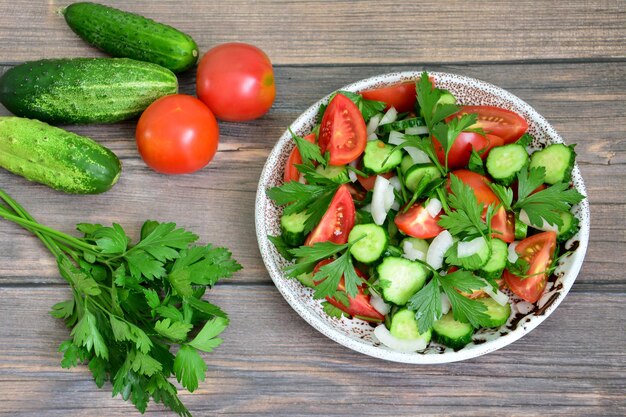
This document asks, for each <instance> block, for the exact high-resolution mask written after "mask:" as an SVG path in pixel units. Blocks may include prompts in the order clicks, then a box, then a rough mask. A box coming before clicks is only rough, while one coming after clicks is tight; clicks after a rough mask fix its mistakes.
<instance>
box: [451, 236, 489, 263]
mask: <svg viewBox="0 0 626 417" xmlns="http://www.w3.org/2000/svg"><path fill="white" fill-rule="evenodd" d="M486 245H487V241H486V240H485V238H484V237H482V236H481V237H477V238H476V239H472V240H470V241H469V242H459V245H458V246H457V256H458V257H459V258H466V257H468V256H472V255H474V254H476V253H478V252H480V250H481V249H483V248H484V247H485V246H486Z"/></svg>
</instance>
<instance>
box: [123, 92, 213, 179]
mask: <svg viewBox="0 0 626 417" xmlns="http://www.w3.org/2000/svg"><path fill="white" fill-rule="evenodd" d="M135 138H136V140H137V148H138V150H139V154H140V155H141V158H142V159H143V160H144V162H145V163H146V164H147V165H148V166H149V167H150V168H152V169H154V170H155V171H158V172H161V173H163V174H188V173H191V172H195V171H197V170H199V169H200V168H202V167H204V166H205V165H206V164H208V163H209V162H210V161H211V159H213V156H214V155H215V152H216V151H217V144H218V141H219V129H218V127H217V120H215V116H213V113H211V110H209V109H208V107H207V106H205V105H204V103H202V102H201V101H200V100H198V99H197V98H195V97H192V96H188V95H184V94H174V95H171V96H166V97H162V98H160V99H158V100H157V101H155V102H154V103H152V104H151V105H150V106H149V107H148V108H147V109H146V110H145V111H144V112H143V114H142V115H141V117H140V118H139V123H137V130H136V132H135Z"/></svg>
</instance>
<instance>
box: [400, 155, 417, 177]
mask: <svg viewBox="0 0 626 417" xmlns="http://www.w3.org/2000/svg"><path fill="white" fill-rule="evenodd" d="M413 165H415V162H414V161H413V158H411V155H408V154H407V155H404V156H403V157H402V162H400V171H402V174H406V172H407V171H408V170H409V169H410V168H411V167H412V166H413Z"/></svg>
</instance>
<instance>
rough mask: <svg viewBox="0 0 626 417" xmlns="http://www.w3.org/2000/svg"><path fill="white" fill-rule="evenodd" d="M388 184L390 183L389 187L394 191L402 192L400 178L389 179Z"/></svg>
mask: <svg viewBox="0 0 626 417" xmlns="http://www.w3.org/2000/svg"><path fill="white" fill-rule="evenodd" d="M389 182H390V183H391V186H392V187H393V188H394V189H395V190H396V191H400V190H402V184H400V178H398V177H396V176H393V177H391V178H389Z"/></svg>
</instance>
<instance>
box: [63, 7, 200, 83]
mask: <svg viewBox="0 0 626 417" xmlns="http://www.w3.org/2000/svg"><path fill="white" fill-rule="evenodd" d="M63 15H64V16H65V21H66V22H67V24H68V25H69V27H70V28H72V30H73V31H74V32H75V33H76V34H77V35H78V36H80V37H81V38H83V39H84V40H85V41H87V42H88V43H90V44H92V45H93V46H95V47H96V48H98V49H101V50H103V51H104V52H106V53H108V54H109V55H111V56H115V57H121V58H132V59H137V60H139V61H146V62H152V63H155V64H158V65H161V66H162V67H165V68H168V69H170V70H172V71H174V72H181V71H184V70H186V69H189V68H191V67H192V66H193V65H194V64H195V63H196V61H197V60H198V45H196V42H195V41H194V40H193V39H192V38H191V36H189V35H187V34H185V33H183V32H181V31H179V30H177V29H174V28H173V27H171V26H167V25H164V24H162V23H158V22H155V21H154V20H151V19H148V18H145V17H143V16H139V15H136V14H134V13H129V12H124V11H122V10H118V9H114V8H113V7H108V6H104V5H101V4H97V3H74V4H71V5H69V6H68V7H66V8H65V9H64V10H63Z"/></svg>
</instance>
